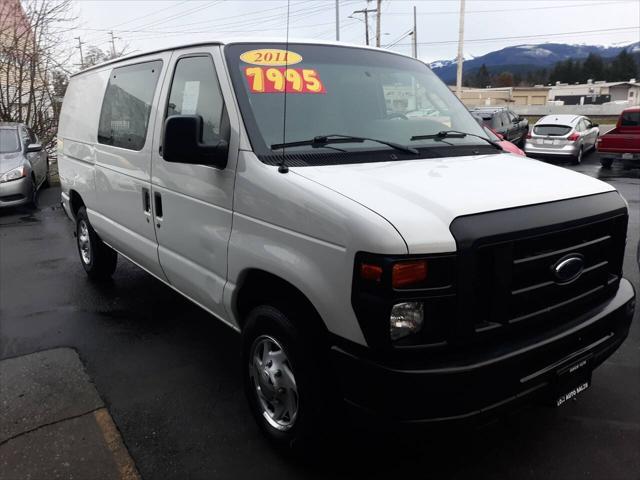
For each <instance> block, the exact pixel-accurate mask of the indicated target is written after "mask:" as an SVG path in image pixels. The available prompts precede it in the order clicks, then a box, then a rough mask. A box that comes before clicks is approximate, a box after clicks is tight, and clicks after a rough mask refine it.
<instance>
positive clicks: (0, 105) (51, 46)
mask: <svg viewBox="0 0 640 480" xmlns="http://www.w3.org/2000/svg"><path fill="white" fill-rule="evenodd" d="M71 2H72V0H26V1H22V2H21V1H20V0H0V121H6V122H21V123H26V124H27V125H29V126H30V127H31V128H33V130H34V131H35V132H36V133H37V134H38V136H39V137H40V138H41V140H42V142H43V143H44V144H45V145H46V146H47V149H48V150H49V151H50V152H51V153H52V154H53V153H55V135H56V130H57V121H58V113H59V111H60V108H59V107H60V102H61V100H62V96H63V95H64V88H65V87H66V82H67V75H68V74H69V73H70V72H69V69H68V65H69V63H70V59H71V57H72V55H73V53H74V49H73V46H72V45H70V44H69V43H68V42H66V41H65V38H66V37H65V34H66V33H67V32H69V31H70V30H71V29H72V28H73V23H74V21H75V18H74V17H73V15H72V9H71V6H72V4H71Z"/></svg>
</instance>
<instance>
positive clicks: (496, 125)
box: [491, 113, 504, 128]
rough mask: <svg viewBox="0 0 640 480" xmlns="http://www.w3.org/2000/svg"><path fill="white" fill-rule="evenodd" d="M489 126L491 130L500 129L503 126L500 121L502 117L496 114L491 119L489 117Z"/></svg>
mask: <svg viewBox="0 0 640 480" xmlns="http://www.w3.org/2000/svg"><path fill="white" fill-rule="evenodd" d="M491 126H492V127H493V128H502V127H503V126H504V122H503V121H502V115H500V114H499V113H496V114H495V115H494V116H493V117H491Z"/></svg>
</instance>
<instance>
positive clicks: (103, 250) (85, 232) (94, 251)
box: [76, 207, 118, 280]
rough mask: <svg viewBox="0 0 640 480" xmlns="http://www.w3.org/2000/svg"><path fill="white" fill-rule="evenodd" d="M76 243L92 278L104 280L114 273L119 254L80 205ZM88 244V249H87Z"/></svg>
mask: <svg viewBox="0 0 640 480" xmlns="http://www.w3.org/2000/svg"><path fill="white" fill-rule="evenodd" d="M76 243H77V246H78V255H79V256H80V263H82V266H83V267H84V270H85V272H87V275H89V277H90V278H92V279H95V280H104V279H107V278H110V277H111V275H113V272H114V271H115V270H116V265H117V263H118V254H117V253H116V252H115V250H113V249H112V248H111V247H109V246H108V245H106V244H105V243H104V242H103V241H102V240H101V239H100V237H99V236H98V234H97V233H96V232H95V230H94V229H93V227H92V226H91V223H90V222H89V217H88V216H87V210H86V209H85V207H80V209H79V210H78V213H77V214H76ZM86 245H88V249H85V247H86Z"/></svg>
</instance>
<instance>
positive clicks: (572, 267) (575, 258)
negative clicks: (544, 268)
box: [551, 253, 584, 283]
mask: <svg viewBox="0 0 640 480" xmlns="http://www.w3.org/2000/svg"><path fill="white" fill-rule="evenodd" d="M583 270H584V257H583V256H582V255H580V254H578V253H571V254H569V255H566V256H564V257H562V258H561V259H560V260H558V261H557V262H556V263H555V264H554V265H553V266H552V267H551V271H552V272H553V276H554V277H556V280H557V281H558V283H569V282H573V281H574V280H575V279H576V278H578V277H579V276H580V274H581V273H582V271H583Z"/></svg>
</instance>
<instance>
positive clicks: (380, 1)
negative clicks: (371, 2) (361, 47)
mask: <svg viewBox="0 0 640 480" xmlns="http://www.w3.org/2000/svg"><path fill="white" fill-rule="evenodd" d="M380 15H382V0H378V4H377V5H376V47H380Z"/></svg>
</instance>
